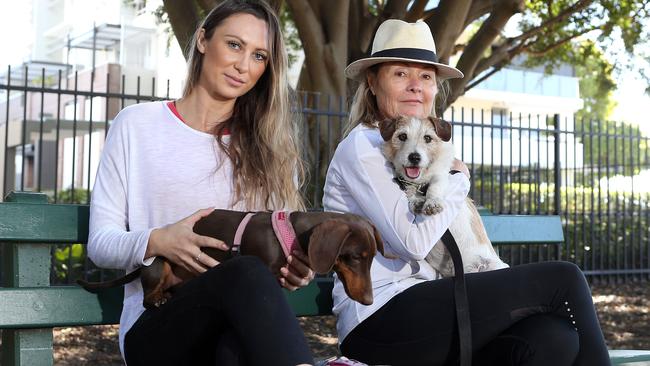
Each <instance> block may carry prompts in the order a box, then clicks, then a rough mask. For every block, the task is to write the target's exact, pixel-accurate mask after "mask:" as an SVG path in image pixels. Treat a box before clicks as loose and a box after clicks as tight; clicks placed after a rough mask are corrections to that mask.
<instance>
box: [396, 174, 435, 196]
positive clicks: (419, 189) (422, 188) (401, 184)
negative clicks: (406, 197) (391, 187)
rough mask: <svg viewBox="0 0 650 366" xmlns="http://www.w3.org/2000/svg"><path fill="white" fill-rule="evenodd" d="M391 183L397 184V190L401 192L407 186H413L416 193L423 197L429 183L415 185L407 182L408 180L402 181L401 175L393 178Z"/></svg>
mask: <svg viewBox="0 0 650 366" xmlns="http://www.w3.org/2000/svg"><path fill="white" fill-rule="evenodd" d="M393 182H395V183H397V185H398V186H399V189H401V190H402V191H406V187H407V186H413V187H415V190H416V192H417V193H419V194H421V195H423V196H424V195H426V194H427V189H429V183H422V184H417V183H413V182H409V181H408V180H406V179H404V177H402V176H401V175H398V176H395V177H394V178H393Z"/></svg>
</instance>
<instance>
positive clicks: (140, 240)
mask: <svg viewBox="0 0 650 366" xmlns="http://www.w3.org/2000/svg"><path fill="white" fill-rule="evenodd" d="M121 115H122V116H120V115H118V116H117V117H116V119H115V120H114V122H113V124H112V125H111V128H110V130H109V132H108V136H107V138H106V143H105V145H104V149H103V151H102V155H101V159H100V163H99V167H98V170H97V178H96V180H95V185H94V188H93V192H92V200H91V202H90V223H89V233H88V257H89V258H90V259H91V260H92V261H93V262H94V263H95V264H96V265H98V266H100V267H104V268H118V269H127V270H128V269H132V268H135V267H138V266H141V265H148V264H151V262H152V261H153V258H150V259H148V260H147V261H146V263H145V261H144V254H145V251H146V249H147V243H148V241H149V235H150V234H151V230H153V229H149V230H140V231H129V227H128V203H127V197H128V184H127V178H128V154H129V149H128V131H127V128H126V127H127V126H126V123H125V122H126V121H125V119H126V118H125V117H124V113H121ZM120 117H122V118H120Z"/></svg>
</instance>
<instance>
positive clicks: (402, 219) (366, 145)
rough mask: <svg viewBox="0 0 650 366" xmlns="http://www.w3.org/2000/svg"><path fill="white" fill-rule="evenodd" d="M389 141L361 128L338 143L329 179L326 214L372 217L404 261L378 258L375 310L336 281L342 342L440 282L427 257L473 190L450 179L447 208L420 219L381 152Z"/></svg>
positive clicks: (388, 248) (460, 179)
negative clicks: (405, 297)
mask: <svg viewBox="0 0 650 366" xmlns="http://www.w3.org/2000/svg"><path fill="white" fill-rule="evenodd" d="M383 142H384V140H383V139H382V137H381V135H380V134H379V130H378V129H376V128H369V127H366V126H363V125H359V126H357V127H355V128H354V129H353V130H352V131H351V132H350V134H349V135H348V136H347V137H346V138H345V139H344V140H343V141H342V142H341V143H340V144H339V145H338V147H337V149H336V152H335V153H334V158H333V159H332V161H331V163H330V166H329V169H328V171H327V177H326V180H325V188H324V195H323V206H324V208H325V210H327V211H337V212H352V213H355V214H358V215H360V216H363V217H366V218H367V219H369V220H370V222H372V223H373V224H374V225H375V226H376V227H377V229H378V230H379V233H380V234H381V236H382V239H383V241H384V249H385V252H386V253H387V254H391V255H394V256H397V257H398V258H397V259H387V258H386V257H384V256H382V255H381V254H380V253H377V255H376V256H375V258H374V260H373V262H372V267H371V270H370V272H371V273H370V274H371V278H372V286H373V293H374V302H373V303H372V305H369V306H365V305H362V304H360V303H358V302H356V301H353V300H351V299H350V298H349V297H348V296H347V294H346V293H345V290H344V288H343V284H342V283H341V281H340V280H339V279H338V278H336V277H335V282H334V290H333V292H332V296H333V298H334V308H333V312H334V314H335V315H336V316H337V324H336V326H337V331H338V336H339V343H341V342H343V340H344V339H345V337H346V336H347V335H348V334H349V333H350V331H352V329H354V328H355V327H356V326H357V325H358V324H359V323H361V322H362V321H363V320H365V319H366V318H368V317H369V316H370V315H372V314H373V313H374V312H375V311H377V310H378V309H379V308H381V307H382V306H383V305H384V304H386V303H387V302H388V301H389V300H390V299H391V298H393V296H395V295H397V294H399V293H400V292H402V291H404V290H405V289H407V288H409V287H411V286H413V285H415V284H418V283H421V282H423V281H428V280H434V279H438V278H440V275H439V274H438V273H437V272H436V271H435V270H434V269H433V268H432V267H431V266H430V265H429V264H427V263H426V262H425V261H424V258H425V256H426V255H427V254H428V253H429V251H430V250H431V248H433V246H434V245H436V243H438V241H439V240H440V238H441V237H442V235H443V234H444V232H445V230H447V228H448V227H449V224H450V223H451V222H452V221H453V220H454V218H455V217H456V216H457V215H458V212H459V210H460V207H461V205H463V204H464V201H465V198H466V197H467V194H468V192H469V188H470V184H469V179H468V178H467V177H466V176H465V175H464V174H454V175H449V185H448V188H447V192H446V193H445V195H444V201H443V205H444V210H443V211H442V212H441V213H439V214H437V215H433V216H423V215H414V214H413V213H412V212H411V211H410V210H409V205H408V200H407V198H406V195H405V193H404V192H403V191H401V190H400V188H399V186H398V185H397V184H396V183H394V182H393V176H394V175H393V169H392V168H391V167H390V165H389V164H388V162H387V161H386V159H385V157H384V156H383V155H382V153H381V145H382V144H383ZM440 245H442V244H440Z"/></svg>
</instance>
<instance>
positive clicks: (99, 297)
mask: <svg viewBox="0 0 650 366" xmlns="http://www.w3.org/2000/svg"><path fill="white" fill-rule="evenodd" d="M333 286H334V283H333V279H332V278H317V279H315V280H314V281H312V282H311V283H310V284H309V286H307V287H304V288H302V289H300V290H298V291H293V292H290V291H286V296H287V300H288V302H289V305H291V307H292V308H293V311H294V313H295V314H296V316H316V315H329V314H331V313H332V298H331V296H329V294H331V293H332V287H333ZM123 291H124V289H123V288H122V287H119V288H113V289H108V290H104V291H101V292H100V293H98V294H91V293H89V292H87V291H85V290H83V289H82V288H80V287H76V286H59V287H48V288H44V287H37V288H34V287H23V288H0V309H2V312H0V324H1V325H0V329H2V328H7V329H22V328H39V327H62V326H73V325H97V324H116V323H119V320H120V312H121V311H122V301H123Z"/></svg>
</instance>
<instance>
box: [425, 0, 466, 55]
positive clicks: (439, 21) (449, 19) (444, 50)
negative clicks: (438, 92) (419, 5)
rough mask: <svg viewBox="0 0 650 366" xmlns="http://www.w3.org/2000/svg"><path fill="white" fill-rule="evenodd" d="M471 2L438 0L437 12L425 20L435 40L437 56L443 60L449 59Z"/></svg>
mask: <svg viewBox="0 0 650 366" xmlns="http://www.w3.org/2000/svg"><path fill="white" fill-rule="evenodd" d="M471 3H472V2H471V1H470V0H440V3H439V4H438V7H437V14H435V16H431V17H429V18H428V19H427V20H426V23H427V24H428V25H429V27H430V28H431V33H432V34H433V38H434V39H435V41H436V51H437V53H438V58H439V59H440V60H441V61H443V62H446V61H448V60H449V55H451V51H452V50H453V48H454V44H456V39H458V36H459V35H460V33H461V32H462V31H463V22H464V20H465V18H467V12H468V11H469V8H470V5H471Z"/></svg>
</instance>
